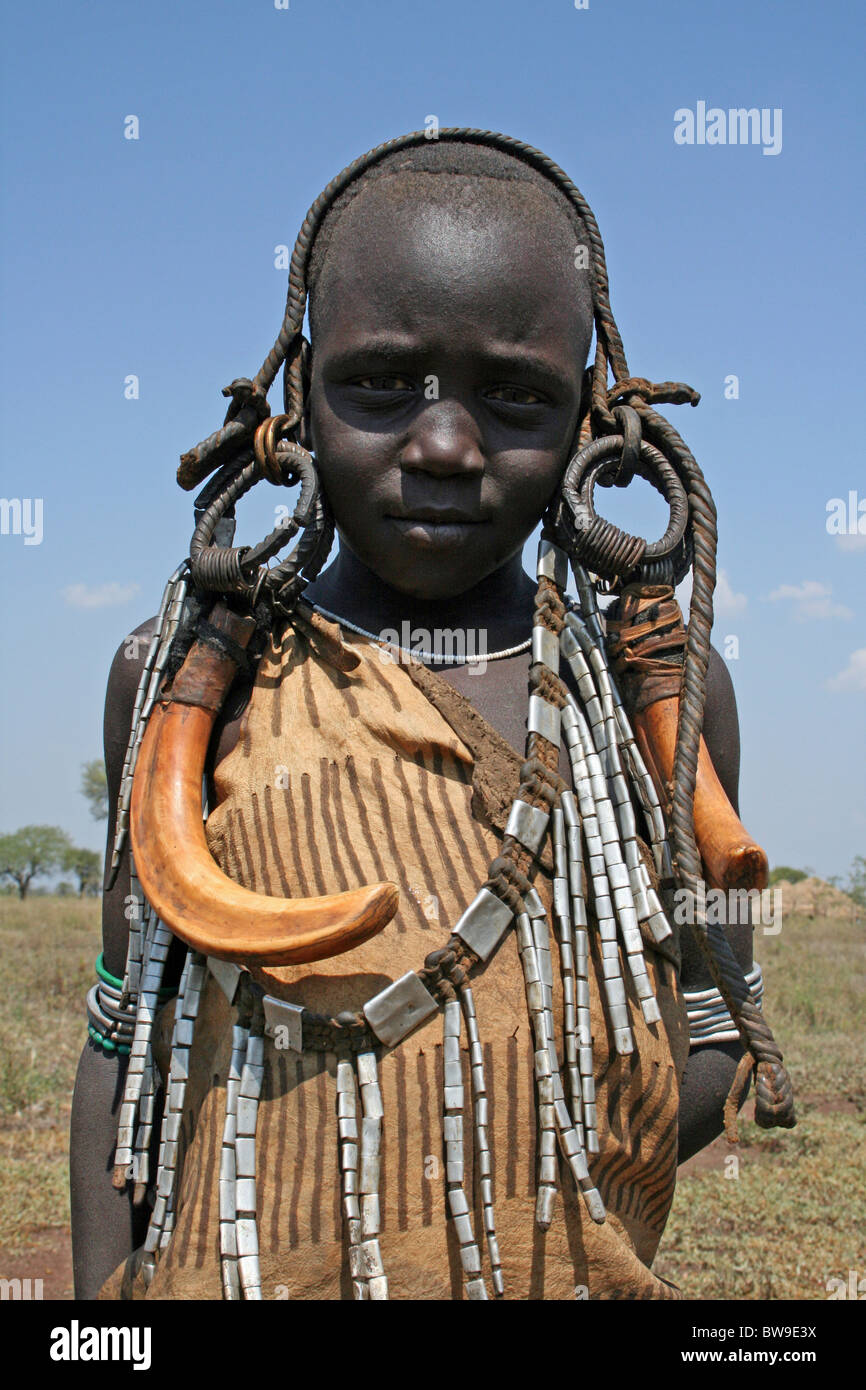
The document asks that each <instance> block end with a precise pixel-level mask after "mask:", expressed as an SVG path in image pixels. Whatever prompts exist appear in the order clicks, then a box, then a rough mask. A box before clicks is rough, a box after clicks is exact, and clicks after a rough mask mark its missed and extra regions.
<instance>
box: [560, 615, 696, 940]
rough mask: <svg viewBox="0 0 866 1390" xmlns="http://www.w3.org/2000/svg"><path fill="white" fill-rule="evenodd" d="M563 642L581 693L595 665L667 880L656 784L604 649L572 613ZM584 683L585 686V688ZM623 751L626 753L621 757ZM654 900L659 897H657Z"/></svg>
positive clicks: (610, 732)
mask: <svg viewBox="0 0 866 1390" xmlns="http://www.w3.org/2000/svg"><path fill="white" fill-rule="evenodd" d="M561 640H562V647H563V652H564V653H565V654H566V656H567V659H568V662H569V665H570V666H571V669H572V671H573V672H574V675H575V678H576V679H577V681H578V688H579V689H581V690H583V689H585V688H586V687H587V685H588V686H593V685H594V684H595V682H594V680H593V676H592V674H591V673H590V671H589V669H588V668H587V665H586V661H585V660H584V656H585V655H586V656H588V657H589V659H590V661H591V663H592V666H593V669H594V671H595V673H596V679H597V681H598V690H599V694H600V696H601V700H602V705H603V706H604V714H605V724H606V743H607V746H608V748H609V749H611V750H614V751H615V755H616V760H617V762H618V763H619V765H620V767H621V766H622V759H623V758H624V759H625V762H626V763H627V765H628V768H629V772H630V776H631V781H632V785H633V786H634V789H635V791H636V793H637V796H638V800H639V801H640V804H641V809H642V811H643V814H644V820H645V822H646V827H647V831H648V837H649V841H650V846H651V849H652V853H653V858H654V860H655V865H656V870H657V872H658V873H659V874H661V875H662V876H663V877H664V876H666V875H669V874H670V871H671V860H670V847H669V845H668V841H667V832H666V830H665V823H664V816H663V814H662V810H661V806H660V805H659V800H658V796H657V794H656V789H655V783H654V782H653V779H652V777H651V776H650V774H649V772H648V771H647V768H646V764H645V763H644V760H643V757H642V756H641V752H640V749H639V748H638V745H637V741H636V739H635V736H634V733H633V731H632V728H631V725H630V724H629V720H628V714H627V712H626V709H625V706H624V704H623V702H622V698H621V696H620V694H619V691H618V689H617V685H616V681H615V679H614V677H613V674H612V672H611V671H610V669H609V667H608V666H607V663H606V661H605V654H604V649H603V648H599V647H598V646H597V645H595V643H594V642H593V639H592V637H591V635H590V633H589V632H588V631H587V630H586V628H585V627H584V626H583V624H582V623H581V622H580V620H579V619H578V617H577V615H576V614H574V613H569V614H568V616H567V618H566V635H565V636H564V637H563V638H562V639H561ZM581 682H584V685H583V686H582V685H581ZM620 747H621V749H622V753H621V755H620V751H619V750H620ZM628 810H629V813H630V814H631V818H632V819H633V812H632V811H631V797H630V795H629V797H628ZM635 833H636V831H635ZM641 863H642V861H641ZM641 878H642V879H644V878H645V879H646V881H647V882H649V875H648V874H647V872H646V867H645V866H643V867H642V871H641ZM653 896H655V895H654V894H653ZM663 939H664V938H663V937H660V938H659V940H663Z"/></svg>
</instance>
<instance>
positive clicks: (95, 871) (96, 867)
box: [63, 845, 102, 898]
mask: <svg viewBox="0 0 866 1390" xmlns="http://www.w3.org/2000/svg"><path fill="white" fill-rule="evenodd" d="M63 871H64V873H68V874H75V877H76V878H77V879H78V896H79V898H83V897H84V894H85V893H96V892H97V891H98V889H99V880H100V878H101V877H102V855H101V854H99V853H97V851H96V850H95V849H76V848H75V846H74V845H73V846H72V847H71V848H70V849H69V850H68V851H67V853H66V854H65V855H64V856H63Z"/></svg>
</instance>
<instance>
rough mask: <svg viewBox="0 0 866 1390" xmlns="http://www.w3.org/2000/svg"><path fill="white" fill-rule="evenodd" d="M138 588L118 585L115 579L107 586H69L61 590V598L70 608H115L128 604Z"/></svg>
mask: <svg viewBox="0 0 866 1390" xmlns="http://www.w3.org/2000/svg"><path fill="white" fill-rule="evenodd" d="M140 587H141V586H140V585H139V584H118V582H117V580H116V579H112V580H110V581H109V583H107V584H93V585H90V584H70V585H69V586H68V587H67V588H66V589H64V590H63V597H64V599H65V600H66V602H67V603H68V604H69V606H70V608H117V607H118V606H119V605H120V604H122V603H129V600H130V599H131V598H134V596H135V595H136V594H137V593H138V591H139V589H140Z"/></svg>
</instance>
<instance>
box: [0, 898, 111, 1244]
mask: <svg viewBox="0 0 866 1390" xmlns="http://www.w3.org/2000/svg"><path fill="white" fill-rule="evenodd" d="M100 908H101V904H100V902H99V900H98V899H94V898H86V899H83V900H79V899H77V898H52V897H47V896H46V897H42V896H40V897H35V898H28V899H25V901H24V902H20V901H19V900H18V899H17V898H11V897H0V997H2V1000H3V1004H2V1013H0V1164H2V1170H3V1182H2V1185H0V1248H2V1249H3V1251H4V1252H8V1253H15V1252H16V1251H18V1250H21V1249H24V1248H26V1246H27V1243H28V1239H29V1233H30V1230H31V1229H32V1228H33V1227H46V1226H59V1227H66V1226H68V1224H69V1197H68V1192H67V1169H68V1159H69V1143H68V1130H69V1111H70V1105H71V1100H72V1087H73V1084H74V1082H75V1070H76V1067H77V1065H78V1058H79V1056H80V1055H81V1049H82V1047H83V1046H84V1042H85V1039H86V1037H87V1023H86V1018H85V1014H84V996H85V994H86V993H87V990H88V989H89V988H90V986H91V984H92V983H93V981H94V978H95V977H94V972H93V962H94V961H95V959H96V956H97V955H98V953H99V950H100V930H99V922H100Z"/></svg>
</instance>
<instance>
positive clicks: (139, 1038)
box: [113, 917, 172, 1187]
mask: <svg viewBox="0 0 866 1390" xmlns="http://www.w3.org/2000/svg"><path fill="white" fill-rule="evenodd" d="M171 939H172V937H171V932H170V931H169V929H168V927H166V926H165V925H164V924H163V923H162V922H160V921H159V919H158V918H156V917H154V918H153V922H152V925H151V926H149V929H148V932H147V935H146V937H145V942H144V961H143V966H142V977H141V992H140V993H139V996H138V1008H137V1010H136V1015H135V1035H134V1037H133V1039H132V1045H131V1047H130V1052H129V1065H128V1067H127V1070H126V1080H125V1083H124V1090H123V1101H122V1102H121V1106H120V1115H119V1118H118V1126H117V1147H116V1150H115V1155H114V1179H113V1181H114V1185H115V1187H123V1186H124V1184H125V1183H126V1181H127V1179H128V1178H129V1177H130V1176H131V1174H132V1148H133V1137H134V1131H135V1123H136V1116H137V1113H138V1101H139V1097H140V1096H141V1093H142V1087H143V1083H144V1076H145V1072H146V1070H147V1068H148V1066H150V1065H151V1049H150V1043H151V1034H152V1032H153V1021H154V1018H155V1016H156V1011H157V1009H158V1007H159V989H160V985H161V984H162V977H163V973H164V971H165V962H166V959H167V957H168V948H169V944H170V942H171Z"/></svg>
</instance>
